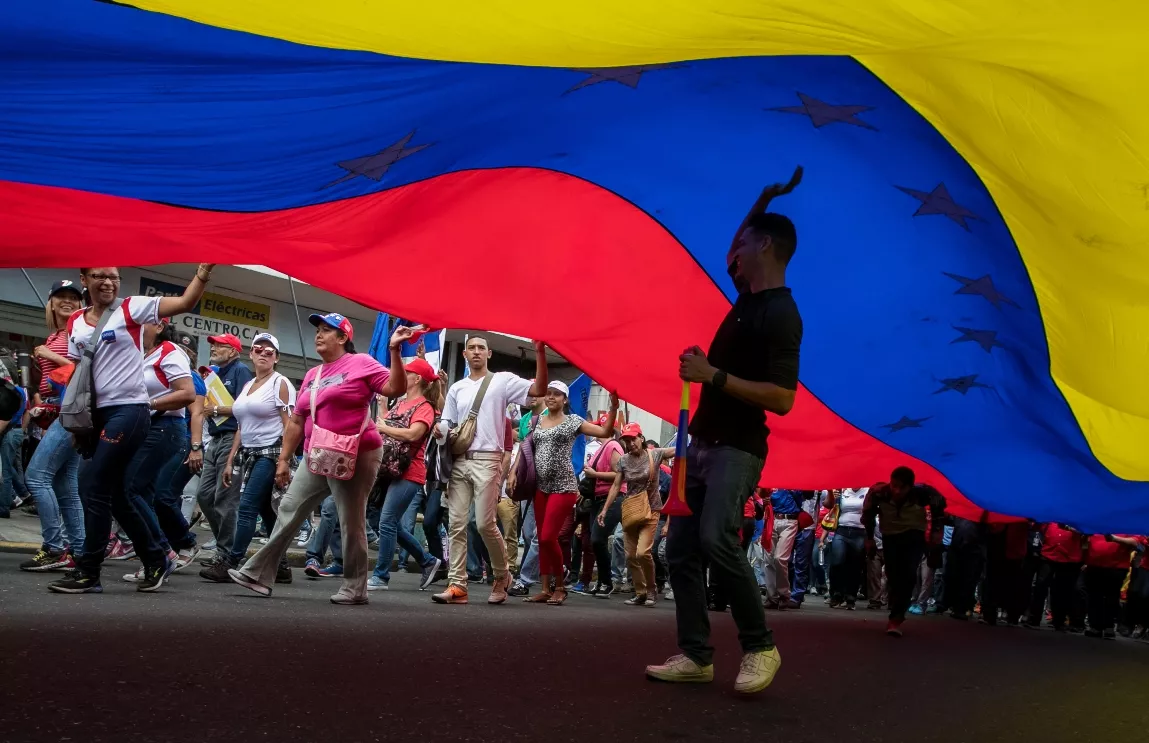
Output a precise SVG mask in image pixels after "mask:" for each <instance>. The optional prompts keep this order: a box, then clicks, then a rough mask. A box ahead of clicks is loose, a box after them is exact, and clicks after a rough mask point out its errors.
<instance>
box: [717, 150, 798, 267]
mask: <svg viewBox="0 0 1149 743" xmlns="http://www.w3.org/2000/svg"><path fill="white" fill-rule="evenodd" d="M801 182H802V166H801V165H799V166H798V167H797V168H794V175H792V176H790V182H789V183H787V184H785V185H782V184H781V183H775V184H773V185H771V186H767V187H766V188H764V189H762V193H761V194H759V195H758V200H757V201H755V202H754V206H752V207H750V211H748V212H746V217H745V218H744V219H743V220H742V224H740V225H738V231H737V232H735V233H734V238H733V239H732V240H731V241H730V242H731V247H734V245H735V244H736V243H737V242H738V237H739V235H741V234H742V232H743V231H744V230H745V229H746V225H747V224H748V223H749V222H750V220H751V219H753V218H754V215H756V214H763V213H765V211H766V209H767V208H768V207H769V206H770V202H771V201H773V200H774V197H775V196H782V195H784V194H788V193H790V192H791V191H793V190H794V188H795V187H796V186H797V185H798V184H799V183H801Z"/></svg>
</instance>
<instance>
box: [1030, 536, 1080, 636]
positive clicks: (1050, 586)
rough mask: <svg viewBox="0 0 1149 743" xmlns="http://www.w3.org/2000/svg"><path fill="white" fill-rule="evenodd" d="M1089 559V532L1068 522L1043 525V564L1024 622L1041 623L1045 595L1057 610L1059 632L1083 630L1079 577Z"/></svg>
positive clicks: (1038, 569)
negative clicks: (1087, 554) (1086, 553)
mask: <svg viewBox="0 0 1149 743" xmlns="http://www.w3.org/2000/svg"><path fill="white" fill-rule="evenodd" d="M1083 562H1085V535H1084V534H1082V533H1081V532H1079V531H1077V530H1076V529H1074V528H1073V527H1071V526H1068V525H1066V524H1053V523H1050V524H1045V525H1044V526H1042V527H1041V565H1040V566H1038V568H1037V582H1036V584H1035V585H1034V589H1033V594H1032V596H1031V597H1030V601H1029V615H1028V617H1027V618H1026V620H1025V622H1024V625H1023V626H1025V627H1028V628H1030V629H1036V628H1038V627H1040V626H1041V617H1042V615H1043V614H1044V613H1045V597H1046V595H1048V596H1049V608H1050V611H1052V613H1053V629H1055V630H1056V631H1058V632H1065V631H1066V630H1069V631H1080V629H1079V628H1080V627H1081V625H1083V624H1084V623H1085V617H1084V612H1083V611H1082V609H1083V605H1082V602H1081V600H1080V597H1079V596H1078V595H1077V579H1078V578H1079V577H1080V575H1081V565H1082V563H1083Z"/></svg>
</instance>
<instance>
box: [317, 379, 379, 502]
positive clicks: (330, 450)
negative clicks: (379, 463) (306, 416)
mask: <svg viewBox="0 0 1149 743" xmlns="http://www.w3.org/2000/svg"><path fill="white" fill-rule="evenodd" d="M322 379H323V366H322V365H320V367H319V371H318V372H316V374H315V382H313V383H312V387H311V442H310V444H309V446H308V447H307V469H308V471H310V472H311V474H313V475H322V476H323V477H331V478H334V479H336V480H350V479H351V478H352V477H354V476H355V461H356V459H358V457H359V442H360V440H361V439H362V438H363V432H364V431H366V430H367V423H368V422H369V421H370V420H371V406H370V405H368V406H367V410H366V411H365V412H364V414H363V425H362V426H360V427H359V433H355V434H351V435H345V434H341V433H335V432H334V431H332V430H329V429H327V428H323V427H322V426H320V425H319V393H320V392H321V388H320V386H319V383H320V381H321V380H322Z"/></svg>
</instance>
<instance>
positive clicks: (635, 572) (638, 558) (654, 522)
mask: <svg viewBox="0 0 1149 743" xmlns="http://www.w3.org/2000/svg"><path fill="white" fill-rule="evenodd" d="M643 497H645V496H643ZM657 528H658V514H657V513H656V514H654V515H653V516H651V517H650V518H649V519H647V520H646V521H644V522H642V523H641V524H639V525H638V526H636V527H635V528H633V529H625V528H624V529H623V531H622V536H623V545H624V546H625V548H626V564H627V565H628V566H629V567H630V579H631V580H632V581H634V595H635V596H649V597H650V598H654V594H655V583H654V555H653V553H652V552H651V547H653V546H654V531H655V529H657Z"/></svg>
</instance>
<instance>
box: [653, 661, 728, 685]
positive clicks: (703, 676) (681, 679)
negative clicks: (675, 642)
mask: <svg viewBox="0 0 1149 743" xmlns="http://www.w3.org/2000/svg"><path fill="white" fill-rule="evenodd" d="M646 675H647V678H652V679H657V680H658V681H670V682H671V683H678V684H705V683H708V682H710V681H713V680H714V664H713V663H712V664H710V665H708V666H700V665H698V664H697V663H695V662H694V661H692V660H691V659H690V658H687V657H686V656H685V655H676V656H674V657H673V658H667V660H666V662H665V663H663V664H662V665H658V666H647V667H646Z"/></svg>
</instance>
